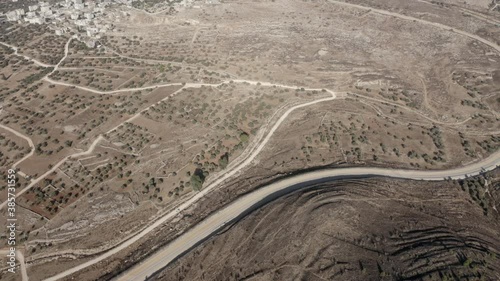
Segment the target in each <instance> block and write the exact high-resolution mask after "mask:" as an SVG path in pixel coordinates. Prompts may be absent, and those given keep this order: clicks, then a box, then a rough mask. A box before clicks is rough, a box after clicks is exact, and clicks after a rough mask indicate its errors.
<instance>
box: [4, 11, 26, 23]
mask: <svg viewBox="0 0 500 281" xmlns="http://www.w3.org/2000/svg"><path fill="white" fill-rule="evenodd" d="M6 16H7V20H8V21H18V20H20V19H21V18H22V16H24V10H23V9H17V10H14V11H10V12H8V13H7V14H6Z"/></svg>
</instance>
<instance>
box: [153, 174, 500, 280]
mask: <svg viewBox="0 0 500 281" xmlns="http://www.w3.org/2000/svg"><path fill="white" fill-rule="evenodd" d="M498 175H499V174H498V171H497V172H496V173H495V175H494V176H493V177H494V178H495V179H493V180H492V181H490V183H489V185H488V186H489V188H488V190H489V192H490V193H489V194H484V192H485V189H483V188H481V187H480V188H478V189H477V190H478V192H479V193H483V195H484V196H486V197H488V198H489V200H494V201H495V203H493V205H494V206H498V199H499V195H500V193H499V192H498V187H499V178H498ZM483 195H481V196H483ZM471 198H472V197H471V196H470V195H469V194H468V192H465V191H463V190H462V189H461V187H460V184H459V183H452V182H442V183H423V182H412V181H394V180H384V179H370V180H356V181H343V182H335V183H330V184H324V185H321V186H313V187H311V188H310V189H308V190H303V191H300V192H296V193H294V194H291V195H288V196H286V197H284V198H281V199H279V200H276V201H275V202H272V203H270V204H268V205H266V206H265V207H263V208H261V209H259V210H258V211H255V212H253V213H252V214H251V215H249V216H248V217H246V218H244V219H242V220H241V221H240V222H238V223H236V224H235V225H233V226H231V227H230V228H229V229H226V230H224V231H222V232H221V233H219V234H218V235H216V236H215V237H212V238H211V239H209V240H208V241H206V242H204V243H203V244H202V245H201V246H199V247H197V248H196V249H195V250H193V251H192V252H190V253H188V254H187V255H186V256H184V257H182V258H181V259H179V260H178V261H176V262H175V263H174V264H172V265H171V266H169V267H168V268H167V269H165V270H164V271H163V272H161V273H160V274H158V276H157V277H156V279H155V280H332V279H335V280H436V279H438V280H448V279H446V278H454V280H476V279H481V278H482V279H484V280H496V279H497V278H498V277H499V275H498V272H499V270H500V261H499V259H498V258H499V257H500V248H499V245H500V244H499V243H500V241H499V239H498V235H499V234H500V225H499V224H498V217H499V215H498V211H496V210H493V209H492V208H491V206H490V213H489V214H488V215H484V212H483V209H482V208H481V206H480V205H479V204H478V203H477V202H476V201H473V200H472V199H471ZM490 202H491V201H490Z"/></svg>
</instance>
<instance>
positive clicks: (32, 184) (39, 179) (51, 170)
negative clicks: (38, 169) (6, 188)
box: [0, 135, 103, 210]
mask: <svg viewBox="0 0 500 281" xmlns="http://www.w3.org/2000/svg"><path fill="white" fill-rule="evenodd" d="M102 139H103V137H102V136H101V135H100V136H99V137H97V138H96V139H95V140H94V142H92V144H91V145H90V147H89V149H88V150H87V151H83V152H78V153H74V154H71V155H68V156H66V157H64V158H63V159H62V160H61V161H59V162H57V163H56V164H55V165H54V166H52V168H51V169H49V170H48V171H47V172H45V173H44V174H43V175H41V176H39V177H38V178H36V179H34V180H32V181H31V182H30V184H29V185H28V186H26V187H25V188H23V189H21V191H18V192H17V193H16V197H19V196H21V195H22V194H23V193H25V192H26V191H28V190H30V188H32V187H33V186H35V185H36V184H37V183H39V182H40V181H41V180H43V179H44V178H45V177H47V176H48V175H50V174H51V173H52V172H54V171H55V170H57V168H59V166H61V165H62V164H63V163H64V162H65V161H66V160H68V159H70V158H72V157H79V156H84V155H89V154H91V153H92V152H93V151H94V148H95V147H96V145H97V143H99V141H101V140H102ZM6 203H7V201H4V202H2V203H1V204H0V210H1V209H3V207H5V204H6Z"/></svg>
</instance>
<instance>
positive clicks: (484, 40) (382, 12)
mask: <svg viewBox="0 0 500 281" xmlns="http://www.w3.org/2000/svg"><path fill="white" fill-rule="evenodd" d="M328 2H330V3H333V4H337V5H342V6H347V7H351V8H358V9H364V10H370V11H372V12H374V13H378V14H381V15H386V16H392V17H396V18H400V19H403V20H409V21H414V22H418V23H422V24H425V25H430V26H434V27H437V28H440V29H444V30H448V31H450V32H453V33H457V34H460V35H463V36H466V37H469V38H471V39H474V40H477V41H479V42H481V43H483V44H486V45H488V46H490V47H491V48H493V49H495V50H496V51H497V52H500V46H498V45H497V44H495V43H493V42H491V41H488V40H486V39H484V38H482V37H479V36H477V35H475V34H472V33H469V32H466V31H463V30H460V29H456V28H453V27H451V26H447V25H444V24H441V23H437V22H432V21H426V20H423V19H419V18H414V17H411V16H406V15H402V14H398V13H394V12H389V11H386V10H381V9H376V8H372V7H367V6H362V5H357V4H351V3H346V2H341V1H336V0H328Z"/></svg>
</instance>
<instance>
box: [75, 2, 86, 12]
mask: <svg viewBox="0 0 500 281" xmlns="http://www.w3.org/2000/svg"><path fill="white" fill-rule="evenodd" d="M84 8H85V5H83V4H82V3H79V4H76V3H75V9H77V10H83V9H84Z"/></svg>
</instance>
